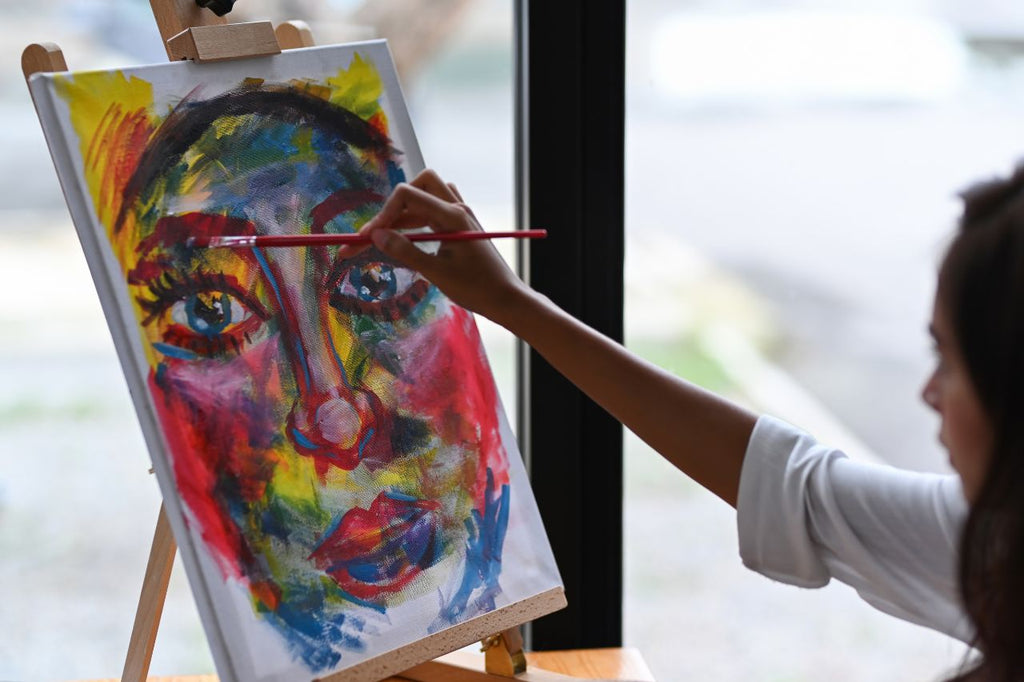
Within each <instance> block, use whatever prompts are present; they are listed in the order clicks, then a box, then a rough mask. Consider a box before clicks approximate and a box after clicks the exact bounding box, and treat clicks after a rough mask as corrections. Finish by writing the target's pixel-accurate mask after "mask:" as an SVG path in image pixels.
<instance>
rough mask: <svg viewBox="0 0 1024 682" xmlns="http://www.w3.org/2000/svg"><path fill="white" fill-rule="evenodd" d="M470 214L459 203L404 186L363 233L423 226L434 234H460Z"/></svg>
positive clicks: (410, 186) (371, 220)
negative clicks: (382, 229) (383, 228)
mask: <svg viewBox="0 0 1024 682" xmlns="http://www.w3.org/2000/svg"><path fill="white" fill-rule="evenodd" d="M467 217H468V214H467V213H466V212H465V210H464V209H463V208H462V207H461V205H459V204H454V203H452V202H449V201H445V200H444V199H441V198H439V197H437V196H435V195H433V194H431V193H429V192H427V191H425V190H423V189H420V188H419V187H414V186H413V185H410V184H407V183H402V184H400V185H398V186H397V187H396V188H395V191H394V192H392V193H391V196H390V197H388V200H387V201H385V202H384V206H383V207H382V208H381V210H380V213H378V214H377V215H376V216H374V217H373V218H372V219H370V221H369V222H368V223H366V225H364V226H363V229H362V230H360V231H361V232H370V231H373V230H376V229H380V228H382V227H386V228H391V229H394V228H396V227H414V226H416V225H417V222H418V224H419V225H424V226H427V227H430V228H431V229H433V230H434V231H435V232H458V231H459V230H465V229H469V228H470V226H469V225H468V224H467V222H468V221H467V220H466V218H467Z"/></svg>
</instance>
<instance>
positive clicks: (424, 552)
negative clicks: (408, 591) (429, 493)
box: [309, 492, 442, 601]
mask: <svg viewBox="0 0 1024 682" xmlns="http://www.w3.org/2000/svg"><path fill="white" fill-rule="evenodd" d="M439 509H440V504H439V503H437V502H434V501H430V500H418V499H416V498H413V497H410V496H408V495H403V494H401V493H396V492H383V493H381V494H380V495H378V496H377V497H376V499H374V501H373V502H372V503H371V504H370V508H369V509H361V508H359V507H356V508H354V509H350V510H349V511H348V512H346V513H345V515H344V516H342V517H341V520H340V521H339V522H338V523H337V524H336V525H335V526H334V528H332V529H330V530H328V532H327V533H326V534H325V535H324V538H323V539H322V540H321V542H320V544H319V545H318V546H317V548H316V549H314V550H313V552H312V553H311V554H310V555H309V558H310V560H311V561H313V563H314V565H316V567H317V568H319V569H321V570H323V571H324V572H325V573H327V574H328V575H329V576H331V578H333V579H334V581H335V582H337V583H338V585H339V586H340V587H341V588H342V589H343V590H345V592H347V593H349V594H350V595H352V596H353V597H356V598H357V599H363V600H368V601H375V600H378V599H380V598H381V597H383V596H385V595H386V594H390V593H394V592H397V591H399V590H401V589H402V588H403V587H405V586H406V585H407V584H408V583H409V582H410V581H412V579H413V578H415V577H416V576H417V575H419V574H420V572H421V571H423V570H424V569H425V568H429V567H430V566H432V565H434V564H435V563H437V561H438V560H439V559H440V558H441V548H442V543H441V538H440V525H441V523H440V514H439V512H438V510H439Z"/></svg>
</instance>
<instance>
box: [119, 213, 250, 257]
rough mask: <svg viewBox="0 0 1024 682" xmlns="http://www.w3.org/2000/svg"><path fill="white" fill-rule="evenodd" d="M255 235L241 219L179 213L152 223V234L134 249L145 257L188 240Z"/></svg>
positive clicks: (244, 220)
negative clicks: (190, 238) (154, 251)
mask: <svg viewBox="0 0 1024 682" xmlns="http://www.w3.org/2000/svg"><path fill="white" fill-rule="evenodd" d="M236 234H237V235H250V234H256V226H255V225H253V223H252V221H249V220H246V219H245V218H233V217H231V216H226V215H218V214H214V213H198V212H197V213H183V214H182V215H168V216H164V217H162V218H160V219H159V220H157V221H156V225H155V226H154V227H153V234H151V235H149V236H148V237H146V238H145V239H143V240H142V241H141V242H139V246H138V248H137V249H136V250H137V251H138V252H139V253H141V254H146V253H149V252H150V251H152V250H153V249H154V248H156V247H158V246H162V247H164V248H166V247H169V246H175V245H177V244H184V243H185V240H187V239H188V238H189V237H200V236H201V237H220V236H224V235H236Z"/></svg>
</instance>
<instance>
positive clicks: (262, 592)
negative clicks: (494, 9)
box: [53, 51, 557, 674]
mask: <svg viewBox="0 0 1024 682" xmlns="http://www.w3.org/2000/svg"><path fill="white" fill-rule="evenodd" d="M379 61H380V60H379V58H375V57H374V56H373V55H372V54H369V55H368V54H366V53H360V52H359V51H353V52H351V54H348V55H347V56H346V58H345V59H344V60H342V61H341V63H340V64H339V63H335V64H333V65H331V66H330V68H327V69H325V70H324V72H323V73H321V74H319V75H318V76H316V77H301V78H297V77H292V78H281V77H277V78H265V77H252V76H247V77H243V78H238V77H235V79H234V80H231V79H227V80H225V81H221V82H218V83H217V84H216V85H209V84H202V83H200V84H198V85H193V84H190V86H189V87H188V88H187V89H182V90H181V91H180V92H176V93H174V94H173V96H169V95H167V94H166V92H160V90H161V87H160V86H159V85H158V86H156V88H154V85H153V83H152V82H150V81H149V80H147V79H146V78H144V77H140V76H139V75H135V74H127V73H125V72H123V71H114V72H111V71H107V72H94V73H84V74H76V75H73V76H67V77H61V78H57V79H55V81H54V84H53V87H54V91H55V92H56V94H57V99H58V100H59V101H61V102H62V103H63V105H64V106H65V107H66V110H67V121H68V126H69V127H70V128H71V129H72V130H73V131H74V134H75V136H76V137H77V142H78V151H79V153H80V155H81V164H82V167H81V175H82V176H83V183H84V187H85V188H86V190H87V192H88V200H89V201H91V203H92V205H93V206H92V208H93V210H94V213H95V215H96V218H97V222H98V224H99V225H100V226H101V229H102V235H101V237H102V239H103V240H105V243H104V247H105V248H106V247H109V251H108V253H109V254H110V255H111V256H112V257H113V259H114V260H115V261H116V264H117V268H116V276H115V275H112V278H113V279H115V280H116V279H117V278H118V277H119V278H120V282H119V283H118V286H119V289H120V290H121V291H122V297H123V301H124V302H125V303H126V307H129V308H130V313H131V316H132V318H133V320H132V322H130V323H129V324H130V326H134V328H135V330H136V331H137V341H138V343H137V344H136V345H135V347H136V348H137V349H138V351H139V357H140V358H144V367H142V368H141V370H140V376H141V379H142V381H143V382H144V384H145V389H146V394H147V408H148V409H150V410H151V411H152V418H153V420H154V422H155V425H156V426H157V430H158V431H159V434H158V437H159V440H160V442H161V445H162V449H163V450H164V451H165V454H166V459H167V462H166V464H167V465H168V470H169V471H170V473H171V476H172V479H173V487H174V489H175V491H176V494H177V497H178V499H179V500H180V502H181V514H182V516H183V520H184V523H185V525H186V526H187V528H188V531H189V533H190V534H191V536H192V537H194V538H196V540H197V545H198V551H200V552H201V553H202V554H203V555H204V556H205V557H206V558H205V559H203V561H205V562H207V563H208V564H210V565H213V566H215V567H216V573H217V574H218V575H217V576H214V577H215V578H216V577H219V578H220V579H221V580H222V581H223V582H224V583H225V584H226V585H228V586H230V589H233V590H235V591H236V592H237V593H240V594H243V595H244V597H245V602H246V603H247V605H248V607H249V608H250V609H251V616H252V618H253V619H254V620H255V621H256V622H257V623H259V624H260V625H259V627H260V628H262V629H263V630H267V629H269V630H270V631H272V632H273V633H274V636H275V638H276V640H277V641H279V642H280V643H281V647H282V650H283V651H286V652H287V653H288V656H289V657H290V658H291V660H292V662H297V663H299V664H301V666H300V667H302V668H303V669H305V670H308V671H310V672H312V673H317V674H319V673H324V672H329V671H331V670H334V669H336V668H338V667H339V666H344V665H345V664H347V663H348V662H350V661H356V660H359V659H360V657H363V656H367V655H370V654H373V653H377V652H378V651H379V650H386V649H387V648H388V647H391V646H394V645H395V643H396V641H398V640H396V639H394V638H393V637H391V636H390V635H389V633H390V632H391V631H393V630H396V629H397V630H398V631H400V632H404V631H405V630H403V628H405V629H408V628H409V627H411V626H409V625H408V623H410V622H411V623H418V624H416V625H415V627H413V628H412V634H413V636H420V635H426V634H429V633H432V632H437V631H439V630H443V629H444V628H446V627H449V626H451V625H453V624H456V623H459V622H462V621H465V620H467V619H470V618H473V617H475V616H478V615H480V614H483V613H486V612H488V611H491V610H493V609H495V608H496V606H498V605H501V604H505V603H508V602H509V601H510V599H513V598H518V595H509V594H506V593H505V590H504V583H505V582H506V580H505V578H503V561H505V559H506V554H505V544H506V543H505V541H506V534H507V532H508V530H509V517H510V508H511V507H512V506H513V499H514V497H513V495H511V492H510V491H511V488H512V486H513V485H516V484H515V483H514V482H513V480H512V478H513V477H514V476H521V474H520V473H518V472H519V469H521V464H520V463H519V462H518V458H519V455H518V452H517V451H516V450H515V445H514V442H511V441H510V438H509V435H508V433H507V431H508V429H507V425H506V424H505V421H504V416H503V413H502V409H501V405H500V401H499V399H498V395H497V391H496V388H495V384H494V380H493V378H492V375H491V372H490V370H489V368H488V365H487V360H486V357H485V355H484V352H483V347H482V344H481V341H480V337H479V334H478V332H477V328H476V325H475V323H474V320H473V317H472V315H470V314H469V313H468V312H466V311H465V310H463V309H461V308H459V307H458V306H456V305H454V304H453V303H452V302H451V301H449V300H448V299H447V298H445V297H444V296H443V295H442V294H441V293H440V292H439V291H438V290H437V289H436V288H435V287H433V286H432V285H431V284H430V283H429V282H428V281H427V280H425V279H424V278H423V277H421V276H420V275H419V274H417V273H416V272H414V271H411V270H408V269H405V268H403V267H401V266H399V265H398V264H397V263H394V262H392V261H390V260H389V259H388V258H386V257H385V256H383V255H382V254H381V253H379V252H377V251H376V250H374V249H370V250H368V251H364V252H363V253H361V254H360V255H358V256H357V257H355V258H351V259H339V258H337V257H336V256H337V250H338V247H329V246H314V247H269V248H267V247H248V248H198V247H193V246H191V245H190V243H189V238H190V237H212V236H223V235H284V234H323V233H351V232H355V231H358V230H359V228H360V227H361V226H362V225H363V224H364V223H365V222H366V221H367V220H368V219H369V218H371V217H372V216H373V215H374V214H375V213H376V211H378V210H379V208H380V207H381V205H382V203H383V202H384V200H385V199H386V197H387V196H388V195H389V193H390V192H391V190H392V188H393V187H394V186H395V185H396V184H397V183H399V182H402V181H404V180H405V179H406V177H407V176H408V175H409V174H410V173H413V172H416V171H417V170H419V168H418V167H417V166H419V165H420V164H421V162H420V161H418V150H415V149H410V148H409V147H410V145H411V144H414V138H411V132H407V133H405V134H404V135H403V136H402V139H400V140H396V137H395V135H393V133H392V129H391V123H392V120H391V119H392V116H393V112H394V110H395V107H396V106H397V105H398V104H399V103H400V102H397V103H396V100H400V92H397V94H396V91H395V90H393V89H392V90H391V91H388V90H387V88H386V87H385V83H384V82H383V81H382V77H381V73H380V69H379V65H378V62H379ZM322 62H323V60H322V59H321V60H319V61H317V62H316V63H317V64H320V63H322ZM239 68H241V67H234V69H233V70H232V73H234V71H237V70H238V69H239ZM410 140H411V142H410ZM510 463H511V465H510ZM518 485H521V486H523V487H525V488H526V493H525V494H526V495H527V496H528V484H526V483H525V481H523V482H522V483H518ZM165 496H166V494H165ZM529 499H531V500H532V498H529ZM531 503H532V502H531ZM520 513H527V514H535V511H534V510H532V509H526V511H525V512H520ZM531 523H533V525H534V526H535V529H539V530H536V531H535V532H539V533H540V534H541V536H543V530H542V528H541V526H540V524H539V519H537V520H535V521H532V522H531ZM524 532H526V531H525V530H524ZM533 532H534V531H530V534H533ZM532 540H533V539H530V540H529V541H528V540H527V539H526V538H524V540H523V541H522V542H521V543H520V546H523V547H525V546H527V545H529V544H530V542H531V541H532ZM541 545H542V548H541V549H540V550H530V551H533V552H536V553H537V555H536V556H531V557H528V563H529V564H530V565H542V566H547V565H548V564H550V566H549V567H548V568H545V569H544V570H540V571H539V574H540V575H542V576H543V577H542V578H541V580H540V582H541V583H544V584H545V585H547V584H548V583H552V582H553V581H552V578H551V577H550V576H552V575H554V581H557V571H555V570H554V569H553V561H551V559H550V556H549V554H550V550H548V549H547V548H546V542H544V543H541ZM513 551H516V550H513ZM512 563H513V565H514V562H512ZM208 578H209V576H208ZM207 582H209V579H208V580H207ZM193 584H195V581H193ZM517 589H518V588H517ZM410 614H415V616H416V617H415V618H413V619H412V620H410V619H409V618H408V616H409V615H410ZM402 636H407V635H402ZM260 638H262V639H260ZM260 638H258V639H257V640H254V641H265V640H266V637H265V635H260ZM399 639H400V638H399ZM251 646H252V645H251V643H250V647H251Z"/></svg>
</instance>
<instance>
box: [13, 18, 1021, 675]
mask: <svg viewBox="0 0 1024 682" xmlns="http://www.w3.org/2000/svg"><path fill="white" fill-rule="evenodd" d="M628 12H629V16H628V31H629V33H628V46H629V47H628V82H627V93H628V95H627V98H628V102H627V106H628V108H627V133H626V143H627V149H626V152H627V178H628V180H627V186H626V188H625V191H626V199H627V226H626V229H627V255H626V260H627V262H626V277H627V281H626V294H627V308H626V320H627V344H628V345H629V346H630V347H631V348H633V349H634V350H636V351H637V352H639V353H641V354H643V355H645V356H646V357H648V358H650V359H651V360H653V361H654V362H656V363H658V364H660V365H662V366H664V367H666V368H668V369H670V370H672V371H674V372H676V373H678V374H680V375H681V376H684V377H687V378H689V379H691V380H694V381H696V382H698V383H701V384H703V385H705V386H708V387H709V388H712V389H714V390H717V391H720V392H723V393H726V394H727V395H729V396H731V397H733V398H735V399H736V400H739V401H742V402H744V403H745V404H747V405H749V406H751V407H752V408H753V409H756V410H758V411H763V412H770V413H773V414H777V415H779V416H782V417H784V418H786V419H789V420H790V421H793V422H794V423H797V424H798V425H800V426H802V427H804V428H806V429H808V430H810V431H812V432H813V433H815V434H816V435H818V436H819V437H820V438H821V439H823V440H825V441H827V442H830V443H833V444H835V445H837V446H840V447H843V448H844V449H846V450H848V451H849V452H850V453H851V454H852V455H853V456H857V457H862V458H867V459H872V460H876V461H884V462H887V463H891V464H894V465H897V466H901V467H907V468H912V469H917V470H928V471H948V464H947V463H946V461H945V455H944V453H943V452H942V451H941V449H940V448H939V447H938V444H937V442H936V438H935V434H936V431H937V420H936V419H935V418H934V416H933V415H931V414H929V413H928V411H927V410H926V409H925V407H924V406H923V405H922V404H921V403H920V401H919V399H918V397H917V395H918V389H919V387H920V385H921V384H922V383H923V381H924V379H925V376H926V374H927V372H928V370H929V364H930V362H931V358H930V350H929V341H928V338H927V334H926V326H927V321H928V318H929V314H930V306H931V296H932V291H933V279H934V272H935V268H936V265H937V262H938V260H939V258H940V257H941V253H942V249H943V245H944V244H945V242H946V240H947V238H948V236H949V235H950V234H951V230H952V226H953V222H954V220H955V218H956V215H957V211H958V203H957V199H956V195H957V192H958V191H959V190H961V189H962V188H964V187H965V186H967V185H968V184H970V183H971V182H973V181H975V180H978V179H982V178H986V177H990V176H993V175H997V174H1004V173H1006V172H1007V171H1008V170H1009V169H1010V168H1012V166H1013V164H1014V162H1015V160H1016V159H1017V158H1018V157H1019V156H1020V155H1021V152H1022V151H1024V8H1021V7H1018V6H1017V5H1015V4H1013V3H1006V2H996V1H995V0H886V1H885V2H881V1H880V0H856V1H855V0H817V1H815V2H809V1H808V2H800V1H797V0H760V1H757V2H755V1H754V0H704V1H694V0H690V1H686V0H631V1H630V2H629V3H628ZM256 18H269V19H272V20H274V21H280V20H284V19H289V18H302V19H305V20H307V21H308V22H309V23H310V24H311V25H312V27H313V29H314V35H315V36H316V38H317V41H318V42H319V43H320V44H326V43H331V42H341V41H346V40H353V39H362V38H367V37H373V36H384V37H387V38H389V39H390V41H391V45H392V50H393V51H394V53H395V56H396V61H397V62H398V65H399V71H400V75H401V77H402V80H403V84H404V88H405V91H406V95H407V98H408V101H409V106H410V109H411V112H412V118H413V123H414V125H415V127H416V129H417V133H418V136H419V139H420V143H421V146H422V149H423V153H424V157H425V158H426V160H427V163H428V165H431V166H433V167H435V168H437V169H438V170H439V171H440V172H441V173H442V175H444V176H445V177H446V178H448V179H450V180H453V181H455V182H456V183H457V184H458V185H459V187H460V189H461V191H462V193H463V194H464V196H465V197H466V199H467V201H468V202H469V203H470V204H471V205H473V206H474V208H475V210H476V211H477V214H478V215H479V216H480V217H481V219H482V220H483V222H484V224H485V226H486V227H487V228H488V229H491V230H503V229H511V227H512V226H513V223H514V207H513V52H512V49H513V47H512V46H513V40H512V38H513V6H512V0H420V1H417V0H367V1H366V2H361V1H357V0H333V1H331V0H259V1H257V0H241V2H239V4H238V6H237V8H236V9H235V11H234V13H233V14H232V19H233V20H243V19H256ZM0 31H2V32H3V39H2V40H0V50H2V54H0V117H2V120H3V125H0V149H3V152H4V153H3V156H2V161H0V291H2V292H3V295H0V680H11V681H13V680H18V681H22V680H33V681H34V680H69V679H81V678H91V677H116V676H118V675H119V674H120V671H121V666H122V664H123V657H124V652H125V648H126V645H127V642H128V636H129V632H130V628H131V623H132V618H133V616H134V611H135V605H136V601H137V599H138V592H139V588H140V586H141V582H142V575H143V571H144V569H145V562H146V556H147V553H148V550H149V544H150V541H151V537H152V529H153V525H154V523H155V520H156V514H157V510H158V507H159V496H158V494H157V489H156V484H155V482H154V481H153V480H152V479H151V477H150V476H149V475H148V474H147V473H146V472H147V469H148V466H149V464H148V457H147V453H146V451H145V447H144V445H143V442H142V438H141V435H140V433H139V430H138V426H137V424H136V421H135V416H134V412H133V409H132V406H131V402H130V399H129V397H128V393H127V390H126V388H125V385H124V381H123V379H122V377H121V373H120V369H119V366H118V362H117V358H116V355H115V354H114V351H113V346H112V344H111V342H110V338H109V334H108V332H107V329H106V324H105V322H104V320H103V317H102V313H101V312H100V308H99V304H98V301H97V299H96V295H95V292H94V289H93V286H92V282H91V279H90V276H89V273H88V269H87V267H86V265H85V260H84V258H83V256H82V254H81V251H80V249H79V247H78V242H77V239H76V237H75V234H74V229H73V227H72V225H71V223H70V220H69V219H68V214H67V210H66V208H65V206H64V203H63V199H62V197H61V194H60V190H59V188H58V186H57V183H56V179H55V174H54V172H53V169H52V165H51V163H50V160H49V155H48V153H47V150H46V145H45V143H44V141H43V137H42V134H41V132H40V130H39V125H38V122H37V120H36V117H35V113H34V111H33V109H32V104H31V101H30V99H29V97H28V93H27V89H26V88H25V85H24V82H23V79H22V76H21V72H20V68H19V59H20V53H21V50H22V48H23V47H24V46H25V45H26V44H27V43H30V42H38V41H53V42H57V43H58V44H59V45H60V46H61V47H62V48H63V49H64V53H65V55H66V57H67V60H68V64H69V66H70V67H71V68H72V69H84V68H94V67H105V66H122V65H128V64H138V63H143V62H160V61H162V60H164V59H165V57H164V54H163V51H162V48H161V47H160V45H159V37H158V34H157V31H156V27H155V24H154V22H153V19H152V15H151V12H150V9H149V5H148V3H145V2H142V1H141V0H91V1H88V0H85V1H83V0H74V1H72V0H52V1H51V2H48V3H23V2H14V1H13V0H0ZM541 77H556V76H555V75H554V74H552V75H544V76H541ZM541 227H546V228H548V229H551V230H556V229H558V226H557V225H544V226H541ZM508 255H509V257H510V258H511V252H509V253H508ZM481 325H482V327H483V330H484V334H485V338H486V343H487V346H488V352H489V354H490V356H491V359H492V363H493V364H494V367H495V371H496V373H497V375H498V379H499V383H500V386H501V390H502V394H503V396H504V401H505V404H506V405H507V406H514V405H515V400H514V397H513V396H514V382H513V377H514V368H513V357H514V352H513V342H512V339H510V338H509V337H508V335H507V334H505V333H503V332H502V331H501V330H498V329H496V328H494V327H493V326H492V325H489V324H487V323H486V321H484V322H481ZM511 418H512V421H513V423H515V417H514V415H511ZM626 482H627V498H626V552H625V558H624V560H625V565H626V577H627V585H626V591H625V599H626V604H625V618H626V627H625V633H624V636H625V643H626V644H627V645H629V646H635V647H638V648H639V649H640V650H641V651H642V652H643V654H644V656H645V658H646V659H647V661H648V663H649V664H650V667H651V668H652V670H653V672H654V673H655V675H656V676H657V677H658V679H659V680H662V681H666V682H670V681H673V680H690V679H700V680H705V679H713V680H723V681H736V682H739V681H741V680H742V681H744V682H746V681H748V680H764V681H780V682H781V681H798V680H807V681H810V680H820V679H830V680H834V681H837V682H841V681H844V680H868V679H871V680H878V679H881V680H885V679H893V680H895V679H899V680H935V679H939V678H941V676H942V675H943V673H944V672H947V671H949V670H950V669H951V668H952V667H954V666H955V665H957V663H958V662H959V661H960V660H961V659H962V657H963V655H964V650H963V647H961V646H959V645H957V644H955V643H953V642H950V641H949V640H948V639H946V638H944V637H942V636H939V635H937V634H934V633H931V632H928V631H926V630H924V629H921V628H918V627H915V626H911V625H908V624H905V623H900V622H898V621H895V620H893V619H891V618H888V617H886V616H883V615H881V614H878V613H875V612H874V611H872V610H871V609H870V608H869V607H868V606H866V605H865V604H863V603H861V602H860V601H859V600H858V598H857V597H856V595H855V594H853V592H852V591H851V590H849V589H848V588H845V587H843V586H839V585H831V586H829V587H827V588H825V589H822V590H814V591H803V590H797V589H795V588H791V587H785V586H781V585H777V584H773V583H771V582H769V581H767V580H766V579H764V578H761V577H759V576H757V575H754V574H751V573H749V572H747V571H745V570H744V569H743V568H742V566H741V565H740V562H739V558H738V552H737V547H736V538H735V523H734V513H733V512H732V510H731V509H730V508H728V507H727V506H726V505H724V504H723V503H721V502H720V501H719V500H718V499H717V498H714V497H713V496H711V495H710V494H708V493H706V492H704V491H703V490H701V489H699V488H698V487H697V486H695V484H693V483H692V482H690V481H689V480H687V479H686V478H685V477H684V476H683V475H682V474H679V473H678V472H676V471H675V470H673V469H672V468H671V466H669V465H667V464H665V463H664V462H663V461H662V460H661V459H660V458H659V457H658V456H657V455H656V454H654V453H653V452H651V451H649V450H648V449H647V448H646V447H645V446H644V445H643V444H641V443H639V441H637V440H636V439H635V438H633V437H631V436H627V442H626ZM570 597H571V595H570ZM211 671H212V663H211V662H210V656H209V652H208V649H207V646H206V643H205V637H204V635H203V633H202V629H201V626H200V624H199V620H198V616H197V615H196V613H195V608H194V606H193V605H192V602H191V595H190V594H189V591H188V586H187V582H186V580H185V577H184V573H183V571H182V570H181V568H180V566H179V567H177V568H176V570H175V574H174V577H173V578H172V586H171V592H170V595H169V598H168V602H167V607H166V609H165V612H164V618H163V624H162V627H161V631H160V635H159V637H158V640H157V646H156V652H155V655H154V659H153V665H152V672H153V673H156V674H178V673H182V674H184V673H200V672H211Z"/></svg>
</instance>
